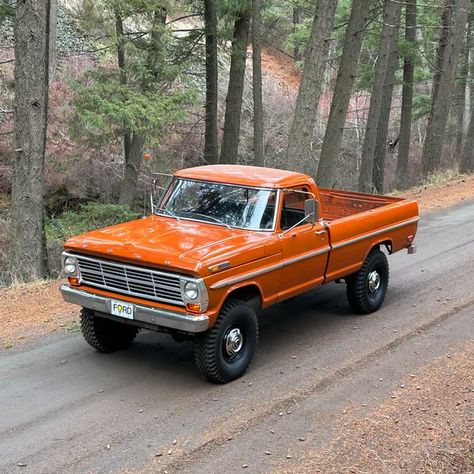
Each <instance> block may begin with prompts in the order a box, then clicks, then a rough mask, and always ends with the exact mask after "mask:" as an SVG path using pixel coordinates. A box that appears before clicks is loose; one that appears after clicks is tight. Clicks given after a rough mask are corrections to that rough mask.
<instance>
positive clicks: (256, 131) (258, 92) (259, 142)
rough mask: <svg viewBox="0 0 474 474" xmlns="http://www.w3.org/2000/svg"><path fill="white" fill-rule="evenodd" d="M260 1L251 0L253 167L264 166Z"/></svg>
mask: <svg viewBox="0 0 474 474" xmlns="http://www.w3.org/2000/svg"><path fill="white" fill-rule="evenodd" d="M260 8H261V4H260V0H252V65H253V78H252V81H253V84H252V85H253V148H254V164H255V166H264V165H265V157H264V153H265V152H264V145H263V92H262V35H261V22H262V20H261V13H260Z"/></svg>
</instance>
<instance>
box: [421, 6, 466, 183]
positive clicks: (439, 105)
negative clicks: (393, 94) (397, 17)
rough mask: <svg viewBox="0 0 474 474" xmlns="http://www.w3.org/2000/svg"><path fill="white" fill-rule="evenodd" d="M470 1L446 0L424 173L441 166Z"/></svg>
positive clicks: (426, 141)
mask: <svg viewBox="0 0 474 474" xmlns="http://www.w3.org/2000/svg"><path fill="white" fill-rule="evenodd" d="M469 6H470V0H445V5H444V12H443V19H442V23H441V32H440V37H439V43H438V51H437V61H436V65H437V71H436V73H437V74H436V75H435V82H434V84H433V92H432V98H431V110H430V113H429V115H428V126H427V131H426V139H425V145H424V147H423V157H422V169H423V175H424V176H426V175H428V174H429V173H432V172H434V171H435V170H436V169H438V168H439V167H440V164H441V155H442V151H443V144H444V136H445V131H446V123H447V120H448V113H449V99H450V95H451V91H452V88H453V79H454V72H455V70H456V63H457V61H458V58H459V55H460V54H459V53H460V51H461V47H462V40H463V36H464V31H465V27H466V20H467V12H468V8H469Z"/></svg>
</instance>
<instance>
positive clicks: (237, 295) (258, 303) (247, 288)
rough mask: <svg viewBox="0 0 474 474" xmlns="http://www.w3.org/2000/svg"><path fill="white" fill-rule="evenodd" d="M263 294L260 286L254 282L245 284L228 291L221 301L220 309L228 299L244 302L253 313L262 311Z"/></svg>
mask: <svg viewBox="0 0 474 474" xmlns="http://www.w3.org/2000/svg"><path fill="white" fill-rule="evenodd" d="M262 295H263V293H262V289H261V288H260V286H259V285H258V284H257V283H255V282H246V283H243V284H241V285H239V286H233V287H231V288H230V289H229V291H228V292H227V294H226V295H225V297H224V300H223V301H222V305H221V307H222V306H223V305H224V304H225V303H226V302H227V301H229V300H230V299H238V300H241V301H245V302H246V303H247V304H248V305H250V306H251V307H252V308H253V309H254V311H260V310H261V309H262V301H263V296H262Z"/></svg>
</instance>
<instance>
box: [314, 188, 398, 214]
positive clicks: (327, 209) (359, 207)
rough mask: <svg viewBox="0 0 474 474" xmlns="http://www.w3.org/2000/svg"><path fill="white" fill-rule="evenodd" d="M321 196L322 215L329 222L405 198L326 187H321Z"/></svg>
mask: <svg viewBox="0 0 474 474" xmlns="http://www.w3.org/2000/svg"><path fill="white" fill-rule="evenodd" d="M319 196H320V199H321V203H320V206H321V210H320V212H321V217H322V218H323V219H324V220H325V221H328V222H331V221H333V220H334V219H340V218H342V217H348V216H353V215H354V214H359V213H360V212H365V211H370V210H372V209H377V208H379V207H382V206H385V205H386V204H393V203H396V202H400V201H403V200H404V199H403V198H396V197H390V196H379V195H374V194H364V193H357V192H355V191H343V190H339V189H326V188H319Z"/></svg>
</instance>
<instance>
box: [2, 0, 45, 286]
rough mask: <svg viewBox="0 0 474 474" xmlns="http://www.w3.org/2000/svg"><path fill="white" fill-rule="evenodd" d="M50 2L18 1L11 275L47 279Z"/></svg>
mask: <svg viewBox="0 0 474 474" xmlns="http://www.w3.org/2000/svg"><path fill="white" fill-rule="evenodd" d="M49 14H50V4H49V1H44V2H37V1H32V0H24V1H21V2H17V4H16V14H15V23H14V40H15V58H16V60H15V106H14V125H15V132H14V150H15V156H14V162H13V177H12V207H11V244H10V254H9V267H10V275H11V277H12V278H13V279H15V280H20V281H30V280H34V279H38V278H45V277H46V276H47V273H48V272H47V256H46V239H45V234H44V215H43V213H44V205H43V171H44V155H45V149H46V129H47V118H48V81H49V80H48V65H49V61H48V55H49Z"/></svg>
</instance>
